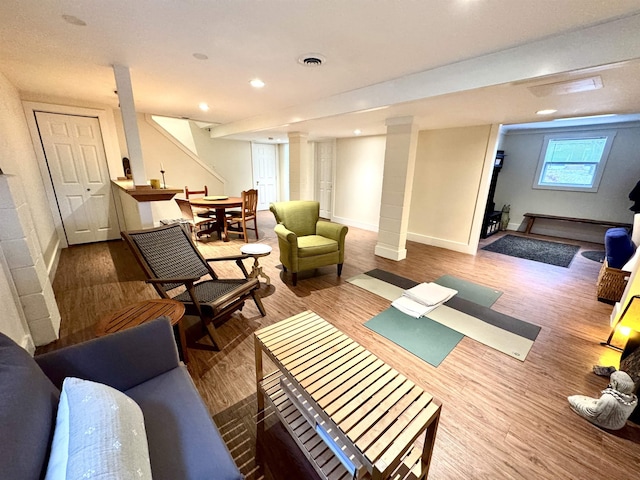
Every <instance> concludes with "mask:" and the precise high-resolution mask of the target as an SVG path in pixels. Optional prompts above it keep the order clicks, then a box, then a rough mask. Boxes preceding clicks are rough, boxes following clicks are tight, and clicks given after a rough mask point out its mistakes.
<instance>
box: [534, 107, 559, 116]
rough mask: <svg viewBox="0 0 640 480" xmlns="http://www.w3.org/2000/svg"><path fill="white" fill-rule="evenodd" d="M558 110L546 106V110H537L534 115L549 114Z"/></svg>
mask: <svg viewBox="0 0 640 480" xmlns="http://www.w3.org/2000/svg"><path fill="white" fill-rule="evenodd" d="M557 111H558V110H554V109H553V108H548V109H546V110H538V111H537V112H536V115H551V114H552V113H556V112H557Z"/></svg>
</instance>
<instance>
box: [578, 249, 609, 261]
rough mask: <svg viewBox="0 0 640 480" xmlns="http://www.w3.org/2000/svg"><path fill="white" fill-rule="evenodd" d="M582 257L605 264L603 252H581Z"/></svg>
mask: <svg viewBox="0 0 640 480" xmlns="http://www.w3.org/2000/svg"><path fill="white" fill-rule="evenodd" d="M580 255H582V256H583V257H584V258H588V259H589V260H593V261H594V262H598V263H602V262H604V251H603V250H587V251H586V252H580Z"/></svg>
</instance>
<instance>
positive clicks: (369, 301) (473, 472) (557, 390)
mask: <svg viewBox="0 0 640 480" xmlns="http://www.w3.org/2000/svg"><path fill="white" fill-rule="evenodd" d="M258 219H259V231H260V235H261V237H260V242H263V243H266V244H268V245H271V246H272V247H273V249H274V250H273V253H272V254H271V255H270V256H268V257H263V258H261V259H260V264H261V265H262V266H263V268H264V270H265V272H266V273H267V274H268V275H269V276H270V277H271V282H272V285H271V286H270V287H266V286H265V285H264V284H263V286H262V288H261V294H262V297H263V302H264V305H265V308H266V310H267V316H266V317H261V316H260V314H259V312H258V310H257V308H256V307H255V305H254V304H253V303H252V302H247V304H246V305H245V307H244V309H243V310H242V312H241V313H239V314H235V315H234V316H233V317H232V318H231V319H230V320H228V321H227V322H225V323H224V324H223V325H221V326H220V327H219V329H218V331H219V334H220V337H221V338H222V339H223V341H224V348H223V349H222V350H221V351H219V352H214V351H208V350H201V349H190V350H189V355H190V363H189V365H188V368H189V371H190V372H191V375H192V376H193V379H194V381H195V383H196V385H197V387H198V389H199V391H200V393H201V394H202V397H203V398H204V400H205V402H206V403H207V405H208V407H209V409H210V411H211V413H212V415H213V417H214V419H215V421H216V423H217V425H218V426H219V428H220V431H221V433H222V434H223V436H224V438H225V441H226V442H227V445H228V446H229V448H230V450H231V452H232V454H233V456H234V458H235V460H236V463H237V464H238V466H239V467H240V469H241V470H242V472H243V473H244V474H245V475H246V477H247V479H249V480H252V479H260V478H265V479H305V478H316V477H315V474H314V472H313V470H312V469H311V468H310V467H309V466H308V464H307V463H306V460H305V458H304V457H303V456H302V454H301V453H300V452H299V450H298V449H297V447H296V446H295V444H293V442H292V440H290V439H289V437H288V435H287V434H286V431H285V430H284V428H283V427H282V426H281V425H280V424H279V423H278V422H277V420H276V419H275V418H274V416H273V415H271V416H268V417H267V419H266V427H267V428H266V430H265V432H264V434H262V433H260V434H258V433H257V429H256V425H255V421H256V416H255V413H256V393H255V368H254V351H253V336H252V333H253V332H254V331H256V330H257V329H259V328H262V327H264V326H266V325H270V324H272V323H275V322H277V321H279V320H282V319H284V318H286V317H289V316H291V315H294V314H296V313H299V312H301V311H303V310H306V309H310V310H313V311H315V312H316V313H318V314H319V315H320V316H321V317H323V318H324V319H326V320H327V321H329V322H331V323H332V324H334V325H335V326H336V327H337V328H339V329H341V330H342V331H344V332H345V333H346V334H347V335H349V336H351V337H352V338H353V339H354V340H356V341H357V342H359V343H360V344H362V345H363V346H364V347H365V348H367V349H369V350H370V351H371V352H373V353H374V354H376V355H377V356H378V357H380V358H381V359H382V360H384V361H386V362H387V363H389V364H390V365H391V366H393V367H394V368H395V369H397V370H398V371H400V372H402V373H403V374H404V375H406V376H407V377H409V378H410V379H411V380H412V381H414V382H415V383H417V384H419V385H420V386H421V387H422V388H424V389H425V390H426V391H428V392H430V393H431V394H433V395H434V396H435V397H436V398H437V399H438V400H439V401H440V402H441V403H442V405H443V409H442V416H441V420H440V427H439V430H438V434H437V438H436V444H435V449H434V453H433V459H432V465H431V469H430V474H429V478H430V479H551V478H553V479H605V478H607V479H609V478H615V479H637V478H639V477H640V427H639V426H636V425H633V424H627V426H626V427H625V428H624V429H622V430H620V431H618V432H607V431H604V430H601V429H599V428H597V427H595V426H593V425H591V424H589V423H588V422H586V421H585V420H583V419H581V418H580V417H578V416H577V415H576V414H575V413H573V412H572V411H571V410H570V408H569V405H568V402H567V400H566V397H567V396H568V395H572V394H585V395H590V396H599V392H600V391H601V390H602V389H604V388H605V387H606V385H607V379H605V378H603V377H598V376H596V375H594V374H593V373H591V368H592V366H593V365H594V364H607V365H616V366H617V365H618V361H619V353H617V352H615V351H613V350H610V349H606V348H605V347H602V346H600V344H599V342H600V341H602V340H604V339H606V337H607V335H608V331H609V326H608V325H609V324H608V318H609V314H610V312H611V306H609V305H606V304H604V303H600V302H597V301H596V295H595V282H596V278H597V275H598V271H599V268H600V264H599V263H597V262H594V261H591V260H588V259H586V258H584V257H583V256H582V255H580V254H577V255H576V257H575V259H574V260H573V263H572V264H571V266H570V268H562V267H555V266H551V265H546V264H541V263H536V262H532V261H528V260H521V259H517V258H514V257H508V256H505V255H500V254H496V253H491V252H486V251H483V250H479V252H478V254H477V255H476V256H472V255H465V254H461V253H457V252H453V251H449V250H444V249H440V248H436V247H430V246H425V245H422V244H417V243H413V242H408V244H407V250H408V256H407V260H404V261H401V262H394V261H391V260H386V259H383V258H380V257H376V256H375V255H374V254H373V251H374V246H375V242H376V234H375V233H373V232H368V231H364V230H360V229H357V228H350V230H349V233H348V235H347V254H346V260H345V265H344V269H343V272H342V278H338V277H337V276H336V267H335V266H332V267H325V268H321V269H318V270H317V271H315V272H314V271H310V272H302V273H300V274H299V278H298V286H297V287H295V288H294V287H292V286H291V280H290V275H289V274H285V273H283V271H282V267H281V266H280V263H279V261H278V246H277V241H276V239H275V234H274V233H273V226H274V221H273V217H272V216H271V214H270V213H269V212H260V213H259V217H258ZM510 233H513V232H510ZM500 235H501V234H497V235H495V236H493V237H490V238H488V239H486V240H483V241H482V244H486V243H490V242H493V241H494V240H495V239H497V237H499V236H500ZM253 238H254V237H253V234H252V233H250V239H251V240H252V241H253ZM556 240H557V239H556ZM571 243H575V244H578V245H581V246H582V247H583V250H599V249H602V245H594V244H589V243H584V242H571ZM242 244H243V242H242V240H238V239H233V240H232V241H231V242H229V243H226V244H223V243H222V242H219V241H215V240H211V241H203V242H201V243H200V246H201V249H202V251H203V253H204V255H205V257H206V256H223V255H231V254H235V253H238V252H239V247H240V246H241V245H242ZM250 265H251V262H249V261H247V267H248V268H250ZM218 267H220V268H218ZM373 268H380V269H384V270H388V271H390V272H393V273H396V274H398V275H402V276H405V277H408V278H411V279H413V280H415V281H419V282H422V281H432V280H435V279H436V278H438V277H440V276H441V275H445V274H450V275H454V276H457V277H459V278H462V279H466V280H470V281H472V282H475V283H478V284H482V285H486V286H489V287H493V288H496V289H499V290H502V291H503V292H504V293H503V295H502V296H501V297H500V298H499V299H498V301H497V302H496V304H495V305H494V306H493V308H494V309H495V310H497V311H499V312H502V313H505V314H508V315H511V316H514V317H517V318H520V319H523V320H526V321H528V322H531V323H534V324H537V325H540V326H541V327H542V331H541V332H540V335H539V336H538V339H537V340H536V342H535V344H534V346H533V348H532V350H531V352H530V353H529V356H528V357H527V360H526V361H525V362H520V361H519V360H516V359H514V358H511V357H509V356H507V355H504V354H501V353H499V352H497V351H495V350H493V349H491V348H489V347H486V346H484V345H482V344H480V343H478V342H476V341H474V340H471V339H469V338H466V337H465V338H464V339H463V340H462V341H461V342H460V343H459V344H458V346H457V347H456V348H455V349H454V350H453V351H452V352H451V354H449V356H448V357H447V358H446V359H445V360H444V361H443V362H442V364H441V365H440V366H439V367H438V368H434V367H432V366H431V365H429V364H427V363H425V362H423V361H421V360H420V359H418V358H417V357H414V356H413V355H411V354H409V353H407V352H405V351H404V350H402V349H401V348H400V347H398V346H397V345H395V344H393V343H390V342H389V341H387V340H386V339H384V338H382V337H380V336H378V335H377V334H375V333H373V332H372V331H370V330H369V329H367V328H366V327H364V326H363V323H364V322H365V321H367V320H368V319H370V318H371V317H373V316H374V315H376V314H378V313H379V312H381V311H382V310H383V309H385V308H387V307H388V306H389V302H388V301H386V300H384V299H382V298H380V297H378V296H376V295H374V294H372V293H369V292H367V291H365V290H362V289H360V288H358V287H356V286H354V285H351V284H349V283H348V282H347V281H346V279H348V278H349V277H351V276H353V275H356V274H359V273H363V272H366V271H368V270H371V269H373ZM216 271H218V272H219V274H220V276H223V277H224V276H238V275H239V273H240V272H239V270H238V268H237V267H236V266H235V265H234V264H233V263H231V262H230V265H228V266H218V265H216ZM142 278H143V277H142V274H141V272H140V270H139V267H138V266H137V264H136V263H135V261H134V260H133V257H132V256H131V254H130V253H129V252H128V251H127V250H126V249H125V247H124V245H123V242H121V241H113V242H108V243H99V244H91V245H84V246H77V247H71V248H68V249H65V250H64V251H63V252H62V256H61V259H60V265H59V267H58V272H57V275H56V278H55V281H54V285H53V286H54V291H55V294H56V298H57V300H58V305H59V307H60V311H61V314H62V326H61V339H60V340H59V341H57V342H55V343H53V344H51V345H48V346H46V347H44V348H40V349H39V353H40V352H44V351H48V350H51V349H55V348H60V347H61V346H64V345H67V344H71V343H76V342H79V341H82V340H85V339H89V338H92V337H93V335H94V328H95V323H96V322H97V321H98V319H99V318H100V317H101V316H103V315H105V314H107V313H109V312H110V311H112V310H115V309H118V308H121V307H123V306H126V305H128V304H130V303H133V302H136V301H139V300H143V299H148V298H156V297H157V295H156V293H155V291H154V290H153V289H152V288H151V287H149V286H147V285H145V284H144V283H143V281H142ZM614 342H619V339H615V340H614ZM258 430H259V429H258ZM258 435H259V436H260V438H258V439H257V441H256V437H257V436H258Z"/></svg>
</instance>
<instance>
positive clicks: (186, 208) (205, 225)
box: [174, 198, 215, 241]
mask: <svg viewBox="0 0 640 480" xmlns="http://www.w3.org/2000/svg"><path fill="white" fill-rule="evenodd" d="M174 200H175V201H176V203H177V204H178V207H180V213H181V214H182V218H183V219H185V220H187V221H188V222H189V225H190V226H191V236H192V237H193V238H194V239H195V240H196V241H197V240H198V237H199V236H200V235H204V234H206V233H208V232H207V231H206V230H209V231H213V227H214V224H215V218H211V217H198V216H196V215H195V214H194V211H193V208H192V207H191V203H189V200H184V199H182V198H175V199H174ZM205 229H206V230H205Z"/></svg>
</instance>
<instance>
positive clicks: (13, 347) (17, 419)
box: [0, 333, 60, 478]
mask: <svg viewBox="0 0 640 480" xmlns="http://www.w3.org/2000/svg"><path fill="white" fill-rule="evenodd" d="M59 394H60V392H59V391H58V389H57V388H56V387H54V385H53V383H51V381H50V380H49V379H48V378H47V377H46V376H45V374H44V373H43V372H42V370H40V368H39V367H38V366H37V365H36V362H35V361H34V360H33V358H31V356H30V355H29V354H28V353H27V352H26V351H25V350H24V349H23V348H22V347H20V346H19V345H17V344H16V343H15V342H14V341H13V340H11V339H10V338H9V337H7V336H5V335H3V334H1V333H0V405H2V408H1V409H0V425H2V445H3V448H0V475H1V476H2V478H40V477H41V474H42V472H43V471H44V469H45V466H46V462H47V451H48V449H49V444H50V441H51V436H52V433H53V425H54V419H55V415H56V408H57V406H58V398H59Z"/></svg>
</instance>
